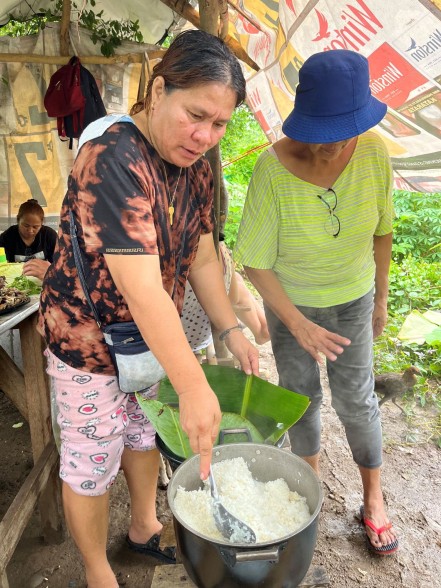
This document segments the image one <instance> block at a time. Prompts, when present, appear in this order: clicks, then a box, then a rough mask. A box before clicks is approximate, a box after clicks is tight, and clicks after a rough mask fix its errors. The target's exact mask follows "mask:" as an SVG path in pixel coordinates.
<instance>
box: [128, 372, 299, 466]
mask: <svg viewBox="0 0 441 588" xmlns="http://www.w3.org/2000/svg"><path fill="white" fill-rule="evenodd" d="M202 369H203V370H204V372H205V375H206V377H207V380H208V382H209V384H210V386H211V388H212V389H213V391H214V392H215V394H216V395H217V397H218V400H219V404H220V407H221V411H222V413H231V414H233V415H236V416H239V417H241V418H242V419H245V421H242V424H241V425H240V424H239V425H234V426H232V425H231V423H228V425H229V426H225V425H226V423H224V421H223V422H222V423H221V429H224V428H226V429H228V428H236V427H240V428H242V427H247V428H248V429H249V430H250V433H251V437H252V440H253V441H255V442H262V441H257V436H256V432H257V433H258V434H259V436H260V439H261V440H263V442H264V443H271V444H275V443H276V442H277V441H278V440H279V439H280V438H281V437H282V435H283V434H284V433H285V432H286V431H287V430H288V429H289V428H290V427H291V426H292V425H293V424H294V423H296V422H297V421H298V420H299V418H300V417H301V416H302V415H303V414H304V413H305V411H306V409H307V408H308V406H309V398H308V397H307V396H304V395H302V394H297V393H296V392H292V391H291V390H286V389H285V388H282V387H281V386H276V385H275V384H271V383H270V382H267V381H266V380H263V379H262V378H259V377H257V376H254V375H250V376H247V375H246V374H245V373H244V372H243V371H241V370H238V369H236V368H231V367H226V366H216V365H207V364H204V365H203V366H202ZM138 402H139V404H140V406H141V408H142V410H143V411H144V412H145V414H146V415H147V417H148V418H149V419H150V420H151V422H152V424H153V426H154V427H155V429H156V431H157V432H158V434H159V436H160V437H161V439H162V440H163V441H164V443H165V444H166V445H167V447H169V448H170V449H171V450H172V451H173V452H174V453H176V454H177V455H180V456H181V457H187V455H186V454H185V453H184V455H183V454H182V452H183V451H184V449H183V448H184V447H185V443H184V442H183V440H182V439H183V437H184V435H185V434H184V432H183V431H182V429H181V427H180V424H179V418H178V412H177V410H178V409H177V407H178V404H179V400H178V396H177V394H176V392H175V390H174V388H173V386H172V385H171V383H170V380H169V379H168V378H164V380H162V381H161V384H160V387H159V391H158V398H157V400H144V399H142V397H140V396H139V395H138ZM155 402H159V405H158V404H156V405H154V404H153V403H155ZM163 406H167V409H164V412H165V411H166V410H167V411H169V410H171V409H172V408H174V410H175V411H176V413H175V412H173V418H171V415H170V418H167V420H165V419H163V420H161V418H160V417H161V416H162V415H163V414H164V413H161V415H159V416H158V412H159V411H160V410H161V409H162V408H163ZM229 418H231V417H229ZM246 421H248V423H249V424H248V425H247V424H244V423H246ZM254 429H255V430H256V431H254ZM240 440H241V441H243V440H244V439H243V438H242V439H240ZM231 441H232V440H231V439H228V442H231ZM225 442H227V441H225ZM187 443H188V440H187ZM173 447H174V448H175V449H177V451H174V449H173ZM187 447H189V446H188V445H187Z"/></svg>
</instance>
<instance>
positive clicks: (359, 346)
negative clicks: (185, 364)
mask: <svg viewBox="0 0 441 588" xmlns="http://www.w3.org/2000/svg"><path fill="white" fill-rule="evenodd" d="M297 308H298V310H299V311H300V312H301V313H302V314H303V315H304V316H305V317H307V318H308V319H310V320H311V321H313V322H314V323H316V324H318V325H320V326H321V327H324V328H325V329H327V330H329V331H333V332H334V333H338V334H339V335H343V336H345V337H348V338H349V339H350V340H351V345H349V346H348V347H346V348H345V350H344V351H343V353H342V354H341V355H340V356H338V358H337V359H336V360H335V361H327V366H326V367H327V372H328V378H329V384H330V388H331V394H332V406H333V408H334V409H335V411H336V413H337V415H338V417H339V418H340V421H341V422H342V424H343V426H344V428H345V431H346V438H347V440H348V443H349V447H350V448H351V451H352V456H353V458H354V461H355V463H356V464H357V465H359V466H362V467H365V468H377V467H379V466H380V465H381V463H382V435H381V423H380V412H379V409H378V400H377V396H376V394H375V392H374V377H373V372H372V362H373V336H372V310H373V292H372V291H371V292H369V293H368V294H366V295H365V296H362V297H361V298H359V299H358V300H354V301H352V302H348V303H346V304H339V305H337V306H332V307H329V308H311V307H306V306H297ZM265 314H266V317H267V320H268V327H269V331H270V334H271V341H272V346H273V352H274V357H275V360H276V366H277V371H278V373H279V385H280V386H283V387H284V388H287V389H289V390H293V391H294V392H298V393H299V394H305V395H306V396H309V398H310V399H311V404H310V406H309V408H308V410H307V411H306V413H305V414H304V416H303V417H302V418H301V419H300V420H299V421H298V422H297V423H296V424H295V425H294V426H293V427H291V429H290V430H289V437H290V441H291V447H292V450H293V452H294V453H296V454H297V455H300V456H311V455H315V454H316V453H318V452H319V450H320V429H321V422H320V405H321V403H322V398H323V391H322V387H321V384H320V372H319V366H318V364H317V362H316V361H315V360H314V359H313V358H312V357H311V355H309V353H307V352H306V351H305V350H304V349H303V348H302V347H300V346H299V344H298V343H297V340H296V339H295V338H294V337H293V336H292V335H291V333H290V332H289V331H288V329H287V328H286V327H285V325H284V324H283V323H282V322H281V321H280V320H279V319H278V318H277V317H276V316H275V315H274V313H273V312H272V311H271V310H270V309H269V308H268V307H266V306H265Z"/></svg>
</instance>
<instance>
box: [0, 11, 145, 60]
mask: <svg viewBox="0 0 441 588" xmlns="http://www.w3.org/2000/svg"><path fill="white" fill-rule="evenodd" d="M85 4H90V6H91V7H92V8H94V7H95V4H96V1H95V0H86V2H85ZM72 9H73V10H72V13H73V14H76V15H77V22H78V24H80V25H81V26H83V27H85V28H86V29H88V30H90V31H92V36H91V39H92V41H93V43H94V45H96V44H100V47H101V53H102V54H103V55H104V56H105V57H110V56H111V55H114V54H115V49H116V48H117V47H119V45H121V43H122V41H136V42H138V43H142V42H143V36H142V33H141V31H140V29H139V21H138V20H136V21H132V20H126V21H119V20H107V21H106V20H104V19H103V18H102V15H103V11H102V10H101V11H100V12H97V13H95V12H94V11H93V10H91V9H86V8H85V6H81V7H80V8H78V6H77V5H76V4H75V3H73V4H72ZM62 10H63V1H62V0H57V1H55V0H54V3H53V5H52V6H50V7H49V8H47V9H46V10H43V9H42V10H40V12H39V13H35V15H34V16H33V17H32V18H31V19H28V20H26V21H22V20H20V19H19V18H18V17H15V16H14V15H13V14H11V15H10V20H9V22H8V23H7V24H6V25H4V26H3V27H1V28H0V35H9V36H11V37H19V36H22V35H34V34H37V33H38V32H39V31H40V30H41V29H44V28H45V26H46V24H47V23H49V22H58V21H60V20H61V14H62Z"/></svg>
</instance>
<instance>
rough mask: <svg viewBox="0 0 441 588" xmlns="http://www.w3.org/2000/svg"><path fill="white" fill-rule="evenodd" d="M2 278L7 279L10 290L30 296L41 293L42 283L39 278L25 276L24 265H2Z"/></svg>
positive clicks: (5, 263) (0, 272)
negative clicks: (15, 289)
mask: <svg viewBox="0 0 441 588" xmlns="http://www.w3.org/2000/svg"><path fill="white" fill-rule="evenodd" d="M0 276H4V277H5V279H6V284H7V286H8V287H9V288H17V290H21V291H22V292H26V294H28V295H29V296H31V295H32V294H40V292H41V282H40V280H39V279H38V278H33V277H28V276H24V275H23V264H22V263H8V262H2V263H0Z"/></svg>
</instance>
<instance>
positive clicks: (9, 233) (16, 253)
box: [0, 225, 57, 263]
mask: <svg viewBox="0 0 441 588" xmlns="http://www.w3.org/2000/svg"><path fill="white" fill-rule="evenodd" d="M56 241H57V233H56V232H55V231H54V229H51V228H50V227H45V226H44V225H43V226H42V227H41V229H40V230H39V231H38V233H37V235H36V237H35V240H34V242H33V243H32V245H29V247H28V246H27V245H26V243H25V242H24V241H23V239H22V238H21V237H20V233H19V232H18V225H12V227H9V229H6V231H4V232H3V233H2V234H1V235H0V247H4V248H5V253H6V259H7V261H9V263H14V262H17V261H28V260H29V259H45V260H47V261H49V262H50V263H52V261H53V255H54V249H55V243H56Z"/></svg>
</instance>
